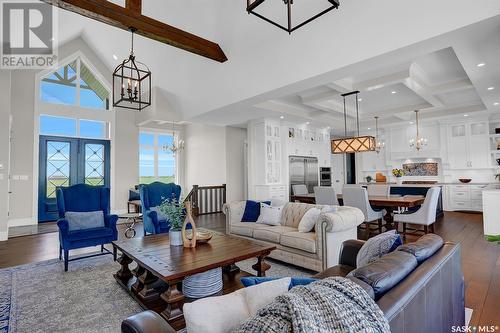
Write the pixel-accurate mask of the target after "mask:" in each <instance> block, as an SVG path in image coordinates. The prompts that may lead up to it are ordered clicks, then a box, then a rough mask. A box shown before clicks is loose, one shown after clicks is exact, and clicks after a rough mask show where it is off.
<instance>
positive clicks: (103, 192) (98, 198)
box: [56, 184, 118, 271]
mask: <svg viewBox="0 0 500 333" xmlns="http://www.w3.org/2000/svg"><path fill="white" fill-rule="evenodd" d="M56 198H57V208H58V211H59V220H58V221H57V226H58V227H59V244H60V246H59V260H61V256H62V252H63V251H64V270H65V271H67V270H68V262H69V261H71V260H69V251H70V250H74V249H80V248H84V247H91V246H98V245H101V253H100V254H108V253H111V252H109V251H108V250H107V249H105V248H104V244H108V243H111V242H112V241H115V240H117V239H118V232H117V230H116V222H117V221H118V216H116V215H110V213H109V188H106V187H102V186H90V185H86V184H78V185H74V186H69V187H60V188H58V189H57V191H56ZM95 211H102V212H103V216H104V226H103V227H97V228H88V229H79V230H70V229H71V228H70V226H69V222H68V220H67V219H66V218H65V215H66V212H95ZM104 251H106V253H104ZM100 254H98V255H100ZM113 254H114V259H115V260H116V252H114V253H113ZM93 256H96V255H95V254H94V255H90V256H86V257H78V258H75V259H72V260H76V259H83V258H88V257H93Z"/></svg>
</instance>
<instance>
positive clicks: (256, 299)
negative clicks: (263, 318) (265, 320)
mask: <svg viewBox="0 0 500 333" xmlns="http://www.w3.org/2000/svg"><path fill="white" fill-rule="evenodd" d="M290 282H291V278H289V277H287V278H283V279H279V280H272V281H268V282H263V283H259V284H257V285H255V286H250V287H247V288H245V289H243V290H244V291H245V298H246V301H247V305H248V310H249V312H250V316H254V315H255V314H256V313H257V311H259V310H260V309H262V308H263V307H265V306H266V305H268V304H269V303H271V302H272V301H274V299H275V298H276V297H278V296H280V295H283V294H284V293H286V292H288V287H289V286H290Z"/></svg>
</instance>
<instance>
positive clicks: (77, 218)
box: [64, 210, 104, 231]
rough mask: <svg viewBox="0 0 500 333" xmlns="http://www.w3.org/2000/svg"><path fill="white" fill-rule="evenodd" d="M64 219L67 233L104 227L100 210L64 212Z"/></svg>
mask: <svg viewBox="0 0 500 333" xmlns="http://www.w3.org/2000/svg"><path fill="white" fill-rule="evenodd" d="M64 218H65V219H66V220H67V221H68V224H69V231H75V230H84V229H91V228H102V227H104V214H103V212H102V210H98V211H95V212H66V213H65V214H64Z"/></svg>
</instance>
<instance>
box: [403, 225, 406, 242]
mask: <svg viewBox="0 0 500 333" xmlns="http://www.w3.org/2000/svg"><path fill="white" fill-rule="evenodd" d="M405 239H406V223H403V240H405Z"/></svg>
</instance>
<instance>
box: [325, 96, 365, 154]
mask: <svg viewBox="0 0 500 333" xmlns="http://www.w3.org/2000/svg"><path fill="white" fill-rule="evenodd" d="M358 94H359V91H353V92H350V93H346V94H342V97H343V99H344V136H345V137H344V138H340V139H333V140H332V154H346V153H361V152H367V151H375V138H374V137H373V136H369V135H365V136H360V135H359V99H358ZM351 95H355V97H356V124H357V130H358V131H357V133H358V135H357V136H354V137H347V110H346V97H347V96H351Z"/></svg>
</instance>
